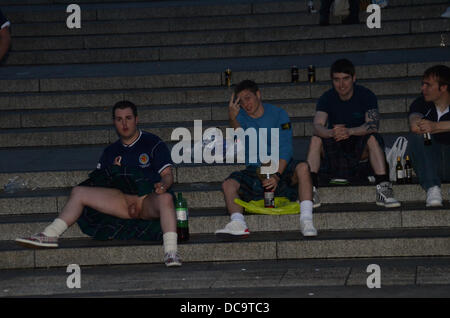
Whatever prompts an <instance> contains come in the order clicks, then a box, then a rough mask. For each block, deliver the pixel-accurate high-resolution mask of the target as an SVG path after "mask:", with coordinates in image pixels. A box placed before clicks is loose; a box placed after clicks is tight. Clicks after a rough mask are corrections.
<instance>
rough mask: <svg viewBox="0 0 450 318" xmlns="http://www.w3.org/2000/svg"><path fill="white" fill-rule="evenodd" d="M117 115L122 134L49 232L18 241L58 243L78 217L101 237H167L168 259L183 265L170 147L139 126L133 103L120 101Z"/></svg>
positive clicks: (85, 227) (169, 262) (76, 189)
mask: <svg viewBox="0 0 450 318" xmlns="http://www.w3.org/2000/svg"><path fill="white" fill-rule="evenodd" d="M112 114H113V122H114V126H115V129H116V132H117V134H118V135H119V139H118V140H117V141H116V142H115V143H113V144H111V145H110V146H108V147H107V148H106V149H105V150H104V151H103V154H102V156H101V158H100V160H99V163H98V165H97V169H96V170H94V171H93V172H92V173H90V175H89V179H88V180H86V181H85V182H83V183H82V184H81V185H79V186H76V187H74V188H73V189H72V191H71V194H70V197H69V200H68V201H67V203H66V205H65V206H64V208H63V209H62V211H61V213H60V214H59V216H58V217H57V218H56V219H55V220H54V221H53V222H52V223H51V224H50V225H49V226H47V227H46V228H45V229H44V231H43V232H41V233H38V234H35V235H32V236H31V237H26V238H18V239H16V242H17V243H19V244H20V245H24V246H27V247H58V238H59V237H60V236H61V235H62V234H63V233H64V232H65V231H66V229H67V228H68V227H70V226H71V225H73V224H74V223H75V222H78V225H79V226H80V229H81V230H82V231H83V232H84V233H85V234H87V235H89V236H91V237H93V238H95V239H100V240H106V239H123V240H127V239H140V240H161V239H162V240H163V246H164V262H165V264H166V265H167V266H180V265H181V259H180V257H179V255H178V252H177V230H176V216H175V207H174V195H173V193H172V192H170V187H171V186H172V184H173V174H172V165H173V163H172V159H171V155H170V151H169V149H168V148H167V145H166V144H165V143H164V142H163V141H162V140H161V139H160V138H159V137H158V136H156V135H153V134H151V133H148V132H145V131H141V130H140V129H138V127H137V123H138V117H137V109H136V106H135V105H134V104H133V103H131V102H129V101H122V102H118V103H117V104H116V105H115V106H114V108H113V112H112Z"/></svg>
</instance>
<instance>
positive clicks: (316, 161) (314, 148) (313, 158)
mask: <svg viewBox="0 0 450 318" xmlns="http://www.w3.org/2000/svg"><path fill="white" fill-rule="evenodd" d="M322 152H323V147H322V139H321V138H320V137H317V136H312V137H311V142H310V144H309V149H308V155H307V156H306V161H307V162H308V164H309V166H310V168H311V172H315V173H317V172H319V169H320V156H321V154H322Z"/></svg>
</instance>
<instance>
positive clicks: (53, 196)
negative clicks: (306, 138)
mask: <svg viewBox="0 0 450 318" xmlns="http://www.w3.org/2000/svg"><path fill="white" fill-rule="evenodd" d="M222 180H223V179H222ZM222 180H221V181H220V182H216V183H207V182H202V183H192V184H176V185H174V186H173V191H174V192H183V196H184V197H185V198H186V200H187V202H188V204H189V207H190V208H192V209H203V208H204V209H211V208H224V207H225V202H224V198H223V193H222V191H221V183H222ZM393 189H394V194H395V198H396V199H397V200H398V201H400V202H411V201H418V200H419V201H421V202H423V206H424V205H425V199H426V193H425V191H424V190H423V189H422V188H421V187H420V186H419V185H418V184H409V185H394V186H393ZM375 193H376V190H375V186H374V185H359V186H349V187H348V186H347V187H321V188H320V189H319V195H320V200H321V202H322V203H323V204H328V203H329V204H337V203H371V204H373V206H375ZM69 194H70V189H69V188H65V189H62V188H61V189H52V190H36V191H24V192H22V191H20V192H16V193H14V194H7V193H5V192H1V193H0V215H19V214H39V213H59V212H61V210H62V208H63V207H64V204H65V203H66V202H67V200H68V196H69ZM442 194H443V198H444V200H448V198H449V195H450V184H443V185H442ZM423 206H422V207H421V208H423Z"/></svg>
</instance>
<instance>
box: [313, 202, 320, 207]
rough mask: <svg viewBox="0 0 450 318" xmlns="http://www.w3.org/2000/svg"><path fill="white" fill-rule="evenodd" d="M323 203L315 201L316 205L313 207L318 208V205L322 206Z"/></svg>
mask: <svg viewBox="0 0 450 318" xmlns="http://www.w3.org/2000/svg"><path fill="white" fill-rule="evenodd" d="M321 205H322V203H315V204H314V205H313V208H318V207H320V206H321Z"/></svg>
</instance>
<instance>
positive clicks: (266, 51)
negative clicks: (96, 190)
mask: <svg viewBox="0 0 450 318" xmlns="http://www.w3.org/2000/svg"><path fill="white" fill-rule="evenodd" d="M441 35H442V32H433V33H427V34H407V35H389V36H374V37H369V38H366V37H353V38H344V39H326V40H295V41H274V42H257V43H239V44H237V43H236V44H233V43H231V44H210V45H207V46H204V45H187V46H165V47H160V48H158V47H139V48H113V49H108V48H104V49H89V50H87V49H73V50H51V51H17V52H14V51H13V52H11V53H10V55H9V57H8V59H7V60H6V62H5V65H40V64H80V63H81V64H83V63H115V62H149V61H169V60H196V59H218V58H236V57H261V56H292V55H310V54H328V53H340V52H347V53H348V52H361V51H368V50H370V51H376V50H386V49H406V48H407V49H414V48H431V47H440V44H441V42H442V37H441Z"/></svg>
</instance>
